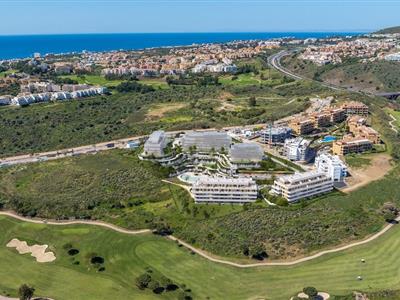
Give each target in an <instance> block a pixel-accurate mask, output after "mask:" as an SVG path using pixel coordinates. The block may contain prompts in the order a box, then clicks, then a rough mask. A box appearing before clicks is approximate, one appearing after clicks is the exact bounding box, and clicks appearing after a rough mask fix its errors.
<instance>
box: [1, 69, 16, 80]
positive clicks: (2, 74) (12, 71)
mask: <svg viewBox="0 0 400 300" xmlns="http://www.w3.org/2000/svg"><path fill="white" fill-rule="evenodd" d="M16 72H18V70H13V69H10V70H7V71H4V72H0V78H3V77H6V75H8V74H12V73H16Z"/></svg>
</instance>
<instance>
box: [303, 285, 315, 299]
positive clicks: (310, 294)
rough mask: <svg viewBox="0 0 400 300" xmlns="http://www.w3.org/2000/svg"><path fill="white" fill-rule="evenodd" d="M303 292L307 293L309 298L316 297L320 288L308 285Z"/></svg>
mask: <svg viewBox="0 0 400 300" xmlns="http://www.w3.org/2000/svg"><path fill="white" fill-rule="evenodd" d="M303 293H304V294H306V295H307V296H308V297H309V299H314V298H315V297H316V296H318V290H317V289H316V288H315V287H312V286H307V287H305V288H304V289H303Z"/></svg>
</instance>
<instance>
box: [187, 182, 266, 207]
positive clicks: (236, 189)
mask: <svg viewBox="0 0 400 300" xmlns="http://www.w3.org/2000/svg"><path fill="white" fill-rule="evenodd" d="M191 193H192V195H193V198H194V200H195V202H196V203H239V204H240V203H248V202H254V201H256V200H257V195H258V187H257V184H256V182H255V181H254V180H253V179H250V178H223V177H211V176H201V177H199V179H198V180H197V181H196V182H195V183H194V184H193V185H192V188H191Z"/></svg>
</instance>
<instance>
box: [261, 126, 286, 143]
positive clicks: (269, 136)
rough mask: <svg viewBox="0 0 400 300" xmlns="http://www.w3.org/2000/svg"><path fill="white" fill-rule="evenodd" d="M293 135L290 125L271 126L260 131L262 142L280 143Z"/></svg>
mask: <svg viewBox="0 0 400 300" xmlns="http://www.w3.org/2000/svg"><path fill="white" fill-rule="evenodd" d="M291 136H292V129H291V128H289V127H271V128H267V129H265V130H262V131H261V132H260V138H261V140H260V141H261V143H263V144H279V143H284V142H285V140H286V139H288V138H290V137H291Z"/></svg>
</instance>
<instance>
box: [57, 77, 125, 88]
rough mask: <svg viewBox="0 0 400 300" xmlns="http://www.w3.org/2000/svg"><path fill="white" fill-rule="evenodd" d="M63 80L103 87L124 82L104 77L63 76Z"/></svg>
mask: <svg viewBox="0 0 400 300" xmlns="http://www.w3.org/2000/svg"><path fill="white" fill-rule="evenodd" d="M61 78H69V79H72V80H76V81H77V82H78V83H80V84H91V85H101V86H106V87H111V86H117V85H118V84H120V83H121V82H122V81H123V80H107V79H105V78H104V76H100V75H83V76H78V75H66V76H61Z"/></svg>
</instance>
